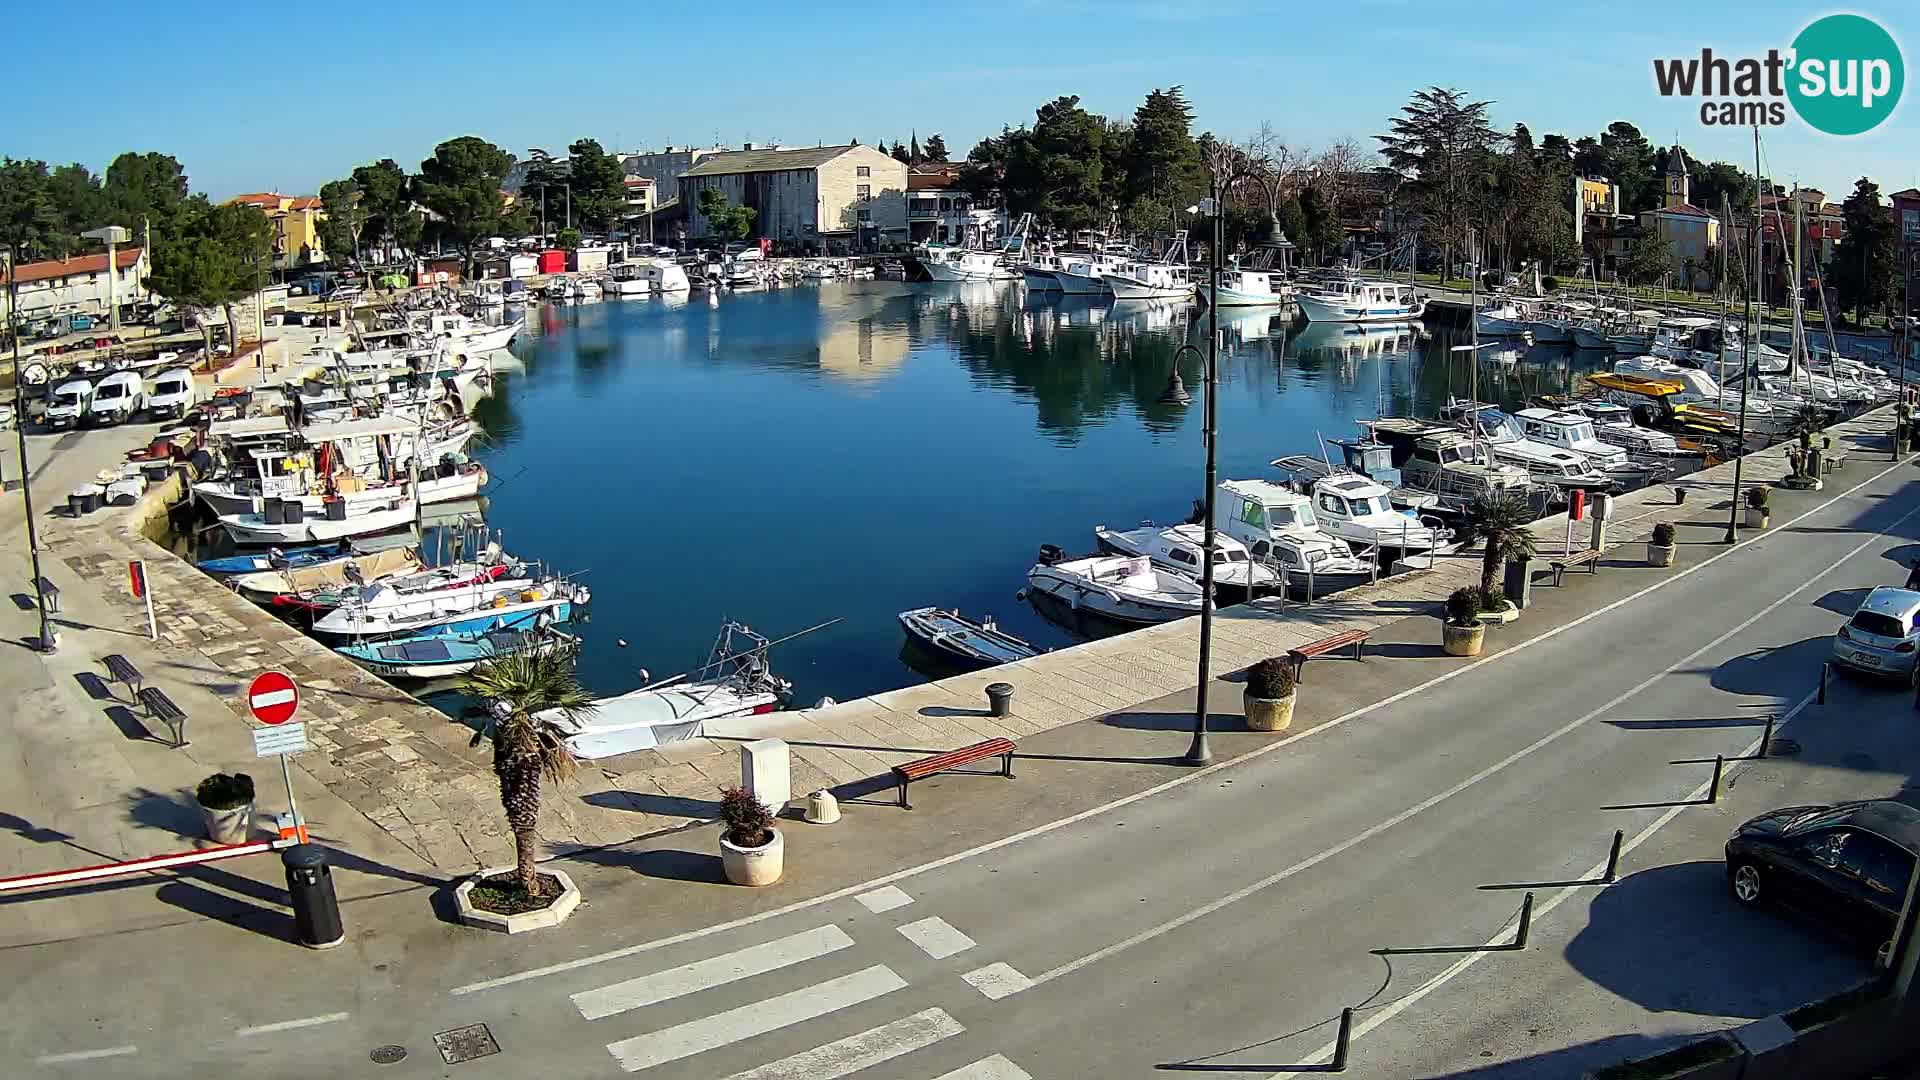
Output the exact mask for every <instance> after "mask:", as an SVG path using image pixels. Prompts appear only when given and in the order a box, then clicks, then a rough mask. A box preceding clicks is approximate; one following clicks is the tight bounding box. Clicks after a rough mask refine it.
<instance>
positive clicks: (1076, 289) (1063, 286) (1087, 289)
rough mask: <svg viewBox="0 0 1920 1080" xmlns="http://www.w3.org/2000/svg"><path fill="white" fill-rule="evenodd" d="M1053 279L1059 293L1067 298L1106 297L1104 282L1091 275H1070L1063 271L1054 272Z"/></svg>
mask: <svg viewBox="0 0 1920 1080" xmlns="http://www.w3.org/2000/svg"><path fill="white" fill-rule="evenodd" d="M1053 279H1054V281H1056V282H1058V283H1059V286H1060V291H1061V292H1062V293H1063V294H1065V295H1067V296H1105V295H1107V285H1106V282H1105V281H1104V280H1102V278H1100V277H1095V276H1093V275H1091V274H1070V273H1068V272H1066V271H1065V270H1055V271H1054V272H1053Z"/></svg>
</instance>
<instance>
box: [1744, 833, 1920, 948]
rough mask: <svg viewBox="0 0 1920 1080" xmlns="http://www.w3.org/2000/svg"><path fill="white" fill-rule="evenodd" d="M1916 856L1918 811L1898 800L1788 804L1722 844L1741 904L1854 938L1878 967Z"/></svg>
mask: <svg viewBox="0 0 1920 1080" xmlns="http://www.w3.org/2000/svg"><path fill="white" fill-rule="evenodd" d="M1916 853H1920V810H1915V809H1914V808H1912V807H1910V806H1906V805H1904V804H1902V803H1896V802H1855V803H1840V804H1838V805H1833V806H1788V807H1784V808H1782V809H1779V810H1774V811H1771V812H1769V813H1765V814H1761V815H1760V816H1759V817H1757V818H1754V819H1753V820H1751V821H1748V822H1746V823H1745V824H1743V825H1741V826H1740V828H1739V829H1737V830H1735V832H1734V834H1733V838H1732V839H1731V840H1728V841H1727V881H1728V884H1729V885H1730V886H1731V887H1732V889H1733V898H1734V899H1735V900H1737V901H1739V902H1740V903H1742V904H1746V905H1749V906H1751V905H1756V904H1761V903H1778V904H1781V905H1783V906H1786V907H1792V908H1795V909H1797V910H1799V911H1802V912H1805V913H1806V914H1808V915H1811V916H1813V917H1815V918H1818V919H1820V920H1822V922H1824V923H1825V924H1826V925H1828V926H1831V927H1834V928H1835V929H1837V930H1840V931H1841V932H1843V933H1848V934H1857V935H1859V936H1860V937H1861V938H1862V939H1863V940H1864V941H1865V942H1866V943H1867V944H1868V945H1869V946H1871V947H1873V948H1874V949H1875V950H1876V951H1877V953H1878V956H1879V959H1880V961H1881V963H1882V964H1884V963H1885V962H1886V959H1887V957H1888V956H1889V955H1890V952H1891V949H1892V945H1893V936H1894V931H1895V929H1896V928H1897V926H1898V924H1899V920H1900V908H1901V905H1902V903H1903V901H1904V899H1905V897H1906V894H1907V882H1908V879H1909V878H1910V877H1911V876H1912V874H1913V867H1914V860H1915V856H1916Z"/></svg>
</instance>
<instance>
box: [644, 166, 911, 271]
mask: <svg viewBox="0 0 1920 1080" xmlns="http://www.w3.org/2000/svg"><path fill="white" fill-rule="evenodd" d="M708 189H714V190H718V191H719V192H720V193H721V194H723V195H725V196H726V197H727V200H728V201H729V202H731V203H733V204H735V205H745V206H751V207H753V208H754V210H755V211H756V213H755V215H754V220H753V228H752V231H751V232H749V233H748V239H766V240H770V241H772V243H773V245H774V246H775V247H776V248H777V249H780V250H785V251H794V252H813V253H820V254H849V253H852V252H856V251H881V250H885V249H888V248H892V247H897V246H900V245H903V244H904V243H905V242H906V239H907V167H906V165H905V164H903V163H902V162H899V161H896V160H894V159H893V158H891V157H889V156H887V155H886V154H883V153H881V152H880V151H878V150H875V149H874V148H872V147H870V146H858V145H853V146H820V147H813V148H808V149H799V150H756V149H754V148H753V147H752V145H751V144H749V145H748V147H747V149H745V150H737V151H730V152H728V153H723V154H711V155H708V156H707V157H705V158H703V159H701V161H700V163H699V164H698V165H695V166H694V167H693V168H691V169H689V170H687V171H686V172H685V173H683V174H681V176H680V203H681V206H682V207H683V208H684V209H685V212H686V215H687V237H688V239H690V240H693V241H695V242H699V241H703V240H708V239H711V238H712V236H713V233H712V229H711V227H710V226H709V224H708V222H707V219H706V216H705V215H704V214H702V213H700V193H701V192H702V191H705V190H708Z"/></svg>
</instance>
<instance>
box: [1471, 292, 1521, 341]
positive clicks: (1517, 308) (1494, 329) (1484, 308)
mask: <svg viewBox="0 0 1920 1080" xmlns="http://www.w3.org/2000/svg"><path fill="white" fill-rule="evenodd" d="M1533 319H1534V309H1533V305H1531V304H1528V303H1525V302H1524V301H1521V300H1519V299H1517V298H1515V297H1511V296H1495V297H1492V298H1491V299H1489V300H1488V301H1487V302H1486V303H1484V304H1482V305H1480V307H1479V309H1478V310H1476V311H1475V312H1474V313H1473V323H1474V327H1475V329H1477V330H1478V331H1479V332H1480V333H1481V334H1482V335H1484V336H1486V337H1519V336H1520V335H1522V334H1525V333H1528V332H1529V331H1530V330H1531V329H1532V326H1533Z"/></svg>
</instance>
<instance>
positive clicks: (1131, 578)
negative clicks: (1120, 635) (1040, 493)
mask: <svg viewBox="0 0 1920 1080" xmlns="http://www.w3.org/2000/svg"><path fill="white" fill-rule="evenodd" d="M1059 554H1060V552H1059V551H1058V549H1055V548H1052V547H1051V546H1049V547H1046V548H1042V549H1041V552H1040V556H1041V561H1039V562H1037V563H1035V564H1034V566H1033V569H1031V570H1029V571H1027V590H1026V591H1027V596H1028V597H1029V598H1031V599H1036V600H1037V599H1040V598H1042V597H1045V598H1047V599H1049V600H1051V601H1054V602H1056V603H1059V604H1063V605H1065V606H1066V607H1067V609H1068V610H1069V611H1076V612H1079V611H1087V612H1092V613H1093V614H1095V615H1099V616H1102V617H1104V618H1107V619H1111V620H1113V621H1115V622H1122V623H1134V624H1138V625H1142V626H1145V625H1149V624H1152V623H1162V622H1168V621H1170V620H1173V619H1184V618H1186V617H1187V616H1189V615H1198V614H1200V608H1201V604H1202V602H1203V599H1204V596H1203V594H1202V593H1201V591H1200V583H1199V582H1197V581H1195V580H1193V579H1192V578H1190V577H1188V576H1186V575H1185V574H1178V573H1175V572H1173V571H1171V570H1156V569H1154V566H1153V561H1152V560H1151V559H1148V558H1146V557H1145V556H1124V555H1094V556H1091V557H1088V558H1084V559H1059V558H1058V557H1059ZM1050 560H1056V561H1050Z"/></svg>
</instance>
